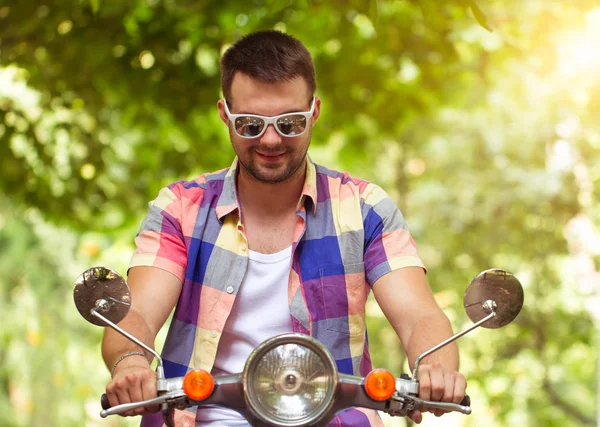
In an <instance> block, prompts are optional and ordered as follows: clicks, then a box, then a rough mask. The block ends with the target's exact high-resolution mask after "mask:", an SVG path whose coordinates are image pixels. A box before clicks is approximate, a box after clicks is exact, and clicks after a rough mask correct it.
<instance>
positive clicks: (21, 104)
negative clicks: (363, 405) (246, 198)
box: [0, 0, 600, 427]
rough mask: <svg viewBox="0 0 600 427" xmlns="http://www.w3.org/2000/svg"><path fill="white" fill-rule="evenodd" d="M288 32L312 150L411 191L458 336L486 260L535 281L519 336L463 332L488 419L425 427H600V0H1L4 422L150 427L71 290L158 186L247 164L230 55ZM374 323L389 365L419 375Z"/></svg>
mask: <svg viewBox="0 0 600 427" xmlns="http://www.w3.org/2000/svg"><path fill="white" fill-rule="evenodd" d="M272 28H275V29H278V30H281V31H285V32H288V33H289V34H292V35H294V36H296V37H297V38H299V39H301V40H302V41H303V42H304V43H305V44H306V45H307V47H308V48H309V50H310V51H311V53H312V55H313V57H314V61H315V65H316V68H317V83H318V95H319V96H320V97H321V98H322V100H323V112H322V116H321V119H320V120H319V122H318V124H317V126H316V128H315V131H314V132H313V142H312V147H311V150H310V154H311V156H312V158H313V160H315V161H316V162H318V163H323V164H326V165H328V166H330V167H332V168H338V169H341V170H347V171H349V172H350V173H351V174H352V175H354V176H357V177H361V178H364V179H369V180H373V181H375V182H377V183H379V184H380V185H382V186H383V187H384V188H385V189H386V190H387V191H388V192H389V193H390V194H391V195H392V197H393V198H394V199H395V200H396V201H397V203H398V205H399V206H400V208H401V210H402V211H403V213H404V215H405V217H406V219H407V222H408V224H409V227H410V230H411V232H412V234H413V236H414V238H415V240H416V241H417V245H418V247H419V250H420V253H421V256H422V258H423V259H424V261H425V263H426V265H427V266H428V278H429V282H430V284H431V286H432V288H433V291H434V293H435V296H436V299H437V300H438V302H439V304H440V305H441V306H442V307H443V309H444V311H445V312H446V314H447V315H448V317H449V318H450V319H451V321H452V324H453V325H454V328H455V330H458V329H461V328H463V327H465V326H467V325H468V324H470V321H469V320H468V318H467V317H466V315H465V314H464V311H463V308H462V298H463V293H464V289H465V288H466V286H467V285H468V283H469V282H470V280H471V279H472V278H473V277H475V276H476V275H477V274H478V273H479V272H480V271H482V270H485V269H488V268H491V267H497V268H503V269H506V270H508V271H511V272H513V273H514V274H515V275H517V277H518V278H519V279H520V281H521V282H522V284H523V286H524V289H525V306H524V309H523V311H522V312H521V314H520V315H519V317H518V318H517V319H516V321H515V322H514V323H512V324H511V325H509V326H507V327H506V328H504V329H500V330H486V329H480V330H477V331H476V332H473V333H472V334H470V335H467V336H466V337H465V338H463V339H462V340H461V341H459V346H460V352H461V369H462V371H463V373H464V374H465V375H466V376H467V378H468V384H469V385H468V392H469V394H470V395H471V397H472V405H473V414H472V415H470V416H463V415H448V416H444V417H443V418H440V419H437V418H435V417H434V416H432V415H431V414H429V415H427V416H426V417H425V420H424V422H423V424H422V425H425V426H441V425H444V426H479V425H486V426H489V427H496V426H567V427H571V426H572V427H576V426H577V427H579V426H600V421H598V415H597V412H598V397H597V396H598V393H597V391H598V342H599V336H600V335H599V333H598V328H599V327H600V298H599V295H600V273H599V270H600V204H599V203H598V196H599V193H600V125H599V121H600V78H599V76H600V4H599V3H598V1H595V0H594V1H592V0H502V1H501V0H495V1H494V0H477V1H476V2H473V1H470V0H447V1H439V0H368V1H367V0H337V1H324V0H314V1H310V0H304V1H292V0H272V1H267V0H244V1H238V0H228V1H227V2H221V1H217V0H210V1H209V0H206V1H176V0H131V1H126V2H125V1H117V0H79V1H67V0H54V1H49V0H35V1H34V0H20V1H16V0H15V1H11V0H2V1H0V171H1V175H0V314H1V316H2V318H1V327H0V425H2V426H59V425H60V426H123V425H126V426H133V425H137V424H138V421H137V420H131V419H130V420H124V419H120V418H114V419H109V420H102V419H100V418H99V416H98V412H99V409H100V407H99V396H100V394H101V393H102V391H103V389H104V386H105V384H106V382H107V381H108V380H109V373H108V371H107V369H106V368H105V367H104V365H103V362H102V359H101V357H100V340H101V334H102V330H101V329H100V328H97V327H94V326H92V325H90V324H88V323H86V322H85V321H84V320H83V319H82V318H81V317H80V316H79V314H78V312H77V310H76V309H75V306H74V304H73V300H72V287H73V283H74V281H75V279H76V278H77V276H78V275H79V274H80V273H81V272H82V271H83V270H85V269H86V268H88V267H91V266H96V265H106V266H110V267H112V268H114V269H116V270H118V271H119V272H121V273H122V274H125V273H126V268H127V264H128V262H129V258H130V256H131V253H132V251H133V238H134V236H135V234H136V232H137V230H138V227H139V225H140V223H141V220H142V218H143V216H144V214H145V212H146V206H147V202H148V201H149V200H151V199H153V198H154V197H155V196H156V194H157V192H158V190H159V189H160V188H161V187H162V186H164V185H166V184H168V183H171V182H172V181H175V180H178V179H182V178H191V177H194V176H196V175H198V174H201V173H203V172H207V171H213V170H216V169H221V168H224V167H228V166H229V165H230V163H231V160H232V157H233V151H232V149H231V148H230V144H229V141H228V137H227V132H226V128H225V126H223V125H222V123H221V122H220V121H219V118H218V115H217V110H216V107H215V106H216V101H217V100H218V98H219V96H220V84H219V58H220V55H221V54H222V52H223V50H224V49H225V48H226V47H227V46H228V45H230V44H231V43H232V42H234V41H235V40H237V39H238V38H240V37H241V36H243V35H244V34H247V33H249V32H251V31H253V30H257V29H272ZM368 311H369V319H368V321H369V330H370V334H369V339H370V342H371V346H372V350H371V352H372V354H373V359H374V363H375V364H376V365H377V366H379V367H386V368H388V369H391V370H392V371H393V372H394V373H396V374H398V375H399V374H400V373H401V372H407V368H406V361H405V357H404V355H403V352H402V350H401V347H400V345H399V341H398V339H397V338H396V336H395V334H394V332H393V331H392V329H391V328H390V327H389V326H388V325H387V322H386V321H385V319H384V318H383V317H382V315H381V313H380V311H379V309H378V308H377V305H376V303H374V302H373V301H371V302H369V306H368ZM159 341H160V340H159ZM160 345H161V343H160V342H159V343H158V346H159V347H160ZM386 424H387V425H390V426H407V425H410V423H409V421H408V420H405V419H402V418H400V419H396V420H391V419H386Z"/></svg>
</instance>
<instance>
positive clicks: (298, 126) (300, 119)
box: [277, 114, 306, 136]
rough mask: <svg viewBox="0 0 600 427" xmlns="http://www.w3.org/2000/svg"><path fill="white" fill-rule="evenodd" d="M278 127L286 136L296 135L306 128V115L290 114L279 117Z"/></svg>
mask: <svg viewBox="0 0 600 427" xmlns="http://www.w3.org/2000/svg"><path fill="white" fill-rule="evenodd" d="M277 129H279V131H280V132H281V133H282V134H284V135H286V136H296V135H300V134H301V133H304V131H305V130H306V117H304V116H301V115H299V114H288V115H287V116H283V117H280V118H279V119H277Z"/></svg>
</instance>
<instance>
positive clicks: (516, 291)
mask: <svg viewBox="0 0 600 427" xmlns="http://www.w3.org/2000/svg"><path fill="white" fill-rule="evenodd" d="M523 298H524V297H523V287H522V286H521V283H520V282H519V280H518V279H517V278H516V277H515V276H513V275H512V274H510V273H508V272H506V271H504V270H500V269H491V270H486V271H483V272H481V273H480V274H479V275H478V276H477V277H475V278H474V279H473V280H472V281H471V283H470V284H469V287H468V288H467V290H466V291H465V297H464V307H465V310H466V311H467V315H468V316H469V318H470V319H471V320H472V321H473V322H478V321H480V320H481V319H483V318H485V317H486V316H488V315H489V314H490V313H491V311H490V307H494V311H495V312H496V316H494V317H493V318H491V319H490V320H488V321H487V322H485V323H484V324H482V325H481V326H483V327H484V328H489V329H496V328H501V327H502V326H505V325H507V324H509V323H510V322H512V321H513V320H514V319H515V318H516V317H517V315H518V314H519V312H520V311H521V308H522V307H523ZM486 303H487V304H486Z"/></svg>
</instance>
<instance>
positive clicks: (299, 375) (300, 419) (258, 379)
mask: <svg viewBox="0 0 600 427" xmlns="http://www.w3.org/2000/svg"><path fill="white" fill-rule="evenodd" d="M243 381H244V388H245V397H246V403H247V404H248V407H249V408H250V410H251V411H252V412H253V413H254V414H255V415H256V416H258V417H259V418H261V419H263V420H265V421H267V422H269V423H271V424H273V425H276V426H298V425H304V424H312V423H314V422H317V421H318V420H319V419H320V418H321V417H322V416H323V415H324V414H325V413H327V411H328V410H329V409H330V408H331V406H332V405H333V397H334V394H335V387H336V385H337V368H336V365H335V361H334V360H333V358H332V357H331V355H330V354H329V352H328V351H327V350H326V349H325V348H324V347H323V345H322V344H321V343H319V342H318V341H316V340H314V339H313V338H310V337H308V336H304V335H297V334H286V335H280V336H278V337H275V338H272V339H270V340H268V341H266V342H265V343H263V344H261V345H260V346H259V347H257V349H256V350H255V351H254V352H253V353H252V355H250V357H249V358H248V362H247V363H246V367H245V369H244V374H243Z"/></svg>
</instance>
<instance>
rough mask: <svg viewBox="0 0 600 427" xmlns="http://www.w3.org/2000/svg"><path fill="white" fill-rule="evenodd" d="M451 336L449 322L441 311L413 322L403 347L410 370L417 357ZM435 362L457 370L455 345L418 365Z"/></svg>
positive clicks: (437, 352) (426, 358) (450, 345)
mask: <svg viewBox="0 0 600 427" xmlns="http://www.w3.org/2000/svg"><path fill="white" fill-rule="evenodd" d="M452 335H453V332H452V326H451V325H450V321H449V320H448V318H447V317H446V316H445V315H444V313H443V312H442V311H439V312H432V313H431V314H429V315H423V316H422V317H421V318H420V319H419V320H418V321H417V322H415V324H414V326H413V328H412V333H411V335H410V338H409V340H408V342H407V343H406V345H405V346H404V347H405V350H406V354H407V357H408V361H409V365H410V368H411V370H412V369H413V368H414V363H415V360H416V358H417V357H418V356H420V355H421V354H423V353H424V352H426V351H427V350H429V349H430V348H432V347H435V346H436V345H438V344H439V343H441V342H442V341H444V340H446V339H448V338H449V337H451V336H452ZM436 362H437V363H440V364H441V365H443V366H444V367H446V368H448V369H452V370H458V348H457V346H456V343H451V344H448V345H447V346H445V347H443V348H441V349H439V350H437V351H435V352H434V353H432V354H430V355H429V356H427V357H425V358H424V359H423V360H422V361H421V362H420V363H426V364H433V363H436Z"/></svg>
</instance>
